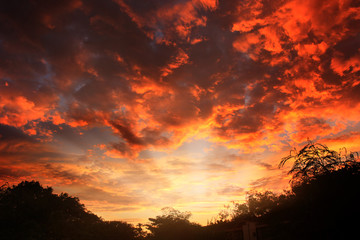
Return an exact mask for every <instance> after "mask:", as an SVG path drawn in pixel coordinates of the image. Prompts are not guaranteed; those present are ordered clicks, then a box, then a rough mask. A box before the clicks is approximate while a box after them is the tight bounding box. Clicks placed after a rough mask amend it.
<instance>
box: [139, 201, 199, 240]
mask: <svg viewBox="0 0 360 240" xmlns="http://www.w3.org/2000/svg"><path fill="white" fill-rule="evenodd" d="M162 211H163V215H161V216H157V217H156V218H149V221H150V223H149V224H147V225H146V227H147V228H148V230H149V231H150V234H149V236H148V237H149V239H151V240H168V239H172V240H184V239H187V240H196V239H200V238H201V234H202V229H201V226H200V225H199V224H196V223H192V222H190V221H189V218H190V217H191V213H190V212H180V211H178V210H176V209H173V208H169V207H166V208H163V209H162Z"/></svg>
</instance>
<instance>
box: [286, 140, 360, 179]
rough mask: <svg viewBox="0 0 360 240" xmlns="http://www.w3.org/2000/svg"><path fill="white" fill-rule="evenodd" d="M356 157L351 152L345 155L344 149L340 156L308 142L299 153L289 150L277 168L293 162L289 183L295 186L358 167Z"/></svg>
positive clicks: (322, 146) (318, 144)
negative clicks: (338, 171) (341, 170)
mask: <svg viewBox="0 0 360 240" xmlns="http://www.w3.org/2000/svg"><path fill="white" fill-rule="evenodd" d="M356 155H357V157H358V154H357V153H352V152H351V153H350V154H349V155H347V151H346V149H345V154H344V155H341V154H340V153H338V152H336V151H334V150H330V149H329V148H328V147H327V146H325V145H323V144H320V143H313V142H310V141H309V143H308V144H306V145H305V146H304V147H303V148H302V149H301V150H300V151H297V150H296V149H295V148H294V149H293V150H291V151H290V154H289V155H288V156H286V157H283V158H282V159H281V161H280V164H279V167H283V166H284V164H285V163H286V162H288V161H289V160H294V163H293V166H292V168H291V170H290V171H289V174H293V177H292V180H291V183H292V184H295V185H296V184H301V183H303V182H307V181H310V180H312V179H315V178H317V177H318V176H320V175H322V174H329V173H331V172H333V171H336V170H339V169H343V168H344V169H347V168H352V167H354V166H355V165H359V162H357V161H356V159H357V158H356V157H355V156H356Z"/></svg>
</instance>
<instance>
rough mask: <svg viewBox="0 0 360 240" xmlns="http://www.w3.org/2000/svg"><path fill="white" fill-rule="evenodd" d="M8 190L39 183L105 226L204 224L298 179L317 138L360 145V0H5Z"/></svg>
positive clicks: (3, 117) (2, 91)
mask: <svg viewBox="0 0 360 240" xmlns="http://www.w3.org/2000/svg"><path fill="white" fill-rule="evenodd" d="M0 16H1V20H2V21H1V23H0V32H1V34H0V56H1V58H0V59H1V60H0V184H3V183H6V182H8V183H10V184H15V183H18V182H20V181H23V180H38V181H40V182H41V183H42V184H43V185H45V186H46V185H49V186H53V187H54V189H55V191H56V192H62V191H64V192H68V193H70V194H72V195H74V196H78V197H79V198H80V199H81V202H83V203H84V204H85V205H86V207H87V208H88V209H89V210H90V211H92V212H94V213H96V214H98V215H99V216H101V217H104V218H105V219H107V220H114V219H116V220H126V221H128V222H131V223H137V222H142V223H144V222H146V221H147V219H148V218H149V217H153V216H155V215H157V214H159V213H160V210H161V209H162V208H163V207H175V208H177V209H179V210H183V211H191V212H192V213H193V219H194V220H195V221H197V222H199V223H201V224H206V222H207V220H209V219H211V218H212V217H215V216H216V214H217V213H218V212H219V211H221V210H222V208H223V206H224V205H226V204H229V203H230V202H231V201H243V200H244V199H245V198H246V195H247V192H249V191H256V190H258V191H261V190H267V189H270V190H274V191H281V190H283V189H285V188H286V187H287V186H288V185H287V184H288V180H289V179H288V176H287V175H286V173H287V170H286V169H278V168H277V166H278V163H279V161H280V159H281V157H283V156H284V155H287V154H288V152H289V150H290V149H292V148H293V147H300V146H302V145H304V143H306V142H307V140H308V139H309V140H313V141H319V142H321V143H324V144H326V145H328V146H329V147H330V148H332V149H335V150H338V149H340V148H342V147H346V148H348V149H349V150H352V151H359V150H360V141H359V140H360V121H359V119H360V118H359V116H360V104H359V103H360V97H359V96H360V94H359V93H360V80H359V76H360V67H359V66H360V32H359V29H360V28H359V26H360V6H359V3H358V2H357V1H355V0H342V1H340V0H330V1H322V0H315V1H310V0H306V1H299V0H286V1H270V2H269V1H262V0H248V1H221V0H218V1H215V0H210V1H205V0H181V1H178V0H176V1H175V0H174V1H172V0H171V1H160V0H158V1H147V0H141V1H130V0H116V1H114V0H106V1H101V2H100V1H92V0H65V1H61V2H56V1H50V2H46V3H45V2H44V1H40V0H36V1H24V2H21V4H20V3H19V2H17V1H3V2H2V3H0Z"/></svg>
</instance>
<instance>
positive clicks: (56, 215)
mask: <svg viewBox="0 0 360 240" xmlns="http://www.w3.org/2000/svg"><path fill="white" fill-rule="evenodd" d="M0 212H1V214H0V222H1V223H2V224H0V232H1V237H2V239H8V240H12V239H14V240H17V239H21V240H27V239H29V240H30V239H31V240H32V239H34V240H35V239H36V240H42V239H44V240H45V239H46V240H52V239H54V240H55V239H56V240H62V239H64V240H65V239H66V240H72V239H74V240H75V239H77V240H83V239H84V240H85V239H86V240H91V239H104V240H105V239H108V240H110V239H111V240H112V239H129V240H130V239H134V229H133V228H132V226H131V225H129V224H127V223H124V222H106V221H103V220H102V219H101V218H99V217H98V216H96V215H95V214H93V213H91V212H89V211H87V210H86V208H85V207H84V205H83V204H81V203H80V202H79V199H78V198H76V197H71V196H69V195H68V194H66V193H61V194H60V195H57V194H54V193H53V189H52V188H50V187H46V188H43V187H42V186H41V185H40V183H39V182H35V181H31V182H28V181H24V182H21V183H20V184H18V185H17V186H13V187H6V186H2V187H1V190H0Z"/></svg>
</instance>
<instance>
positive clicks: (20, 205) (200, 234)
mask: <svg viewBox="0 0 360 240" xmlns="http://www.w3.org/2000/svg"><path fill="white" fill-rule="evenodd" d="M289 160H293V162H294V163H293V167H292V169H291V170H290V174H292V179H291V182H290V184H291V190H289V191H285V192H284V193H282V194H275V193H273V192H270V191H266V192H262V193H259V192H255V193H252V194H249V196H248V198H247V201H246V202H245V203H242V204H239V203H236V204H234V205H233V207H232V208H231V210H227V211H223V212H222V213H221V214H219V217H218V219H217V220H214V221H212V222H211V223H209V224H208V225H207V226H200V225H199V224H196V223H193V222H190V220H189V218H190V216H191V213H189V212H180V211H177V210H175V209H173V208H165V209H163V210H164V214H163V215H160V216H157V217H155V218H150V219H149V223H148V224H146V225H143V226H141V225H138V226H136V227H134V226H132V225H130V224H127V223H125V222H119V221H110V222H109V221H104V220H103V219H101V218H99V217H98V216H96V215H95V214H93V213H91V212H89V211H87V210H86V209H85V207H84V205H82V204H80V202H79V199H78V198H75V197H71V196H69V195H67V194H66V193H62V194H60V195H57V194H54V193H53V190H52V188H50V187H47V188H44V187H42V186H41V185H40V183H39V182H35V181H32V182H22V183H20V184H19V185H17V186H12V187H6V186H3V187H2V188H1V191H0V222H1V224H0V234H1V235H0V238H1V239H8V240H11V239H22V240H27V239H34V240H35V239H36V240H42V239H44V240H45V239H46V240H52V239H54V240H57V239H58V240H72V239H74V240H75V239H76V240H83V239H84V240H85V239H86V240H91V239H101V240H110V239H111V240H121V239H122V240H136V239H138V240H141V239H148V240H203V239H204V240H205V239H206V240H240V239H257V240H261V239H262V240H267V239H359V236H360V230H359V224H360V220H359V217H360V162H359V157H358V156H357V155H355V154H354V153H350V154H347V153H346V154H342V155H341V154H339V153H338V152H335V151H332V150H330V149H328V148H327V147H326V146H324V145H321V144H314V143H309V144H307V145H306V146H305V147H304V148H303V149H301V150H300V151H299V152H296V151H292V152H291V154H290V155H289V156H287V157H285V158H283V159H282V161H281V162H280V167H282V166H283V165H284V164H286V162H288V161H289ZM250 223H251V224H252V225H251V226H254V227H253V229H252V230H251V231H252V233H251V234H248V235H246V234H245V233H244V231H245V230H246V229H248V230H249V229H250V228H244V226H250ZM144 229H146V231H144ZM249 232H250V230H249ZM245 235H246V236H245Z"/></svg>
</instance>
